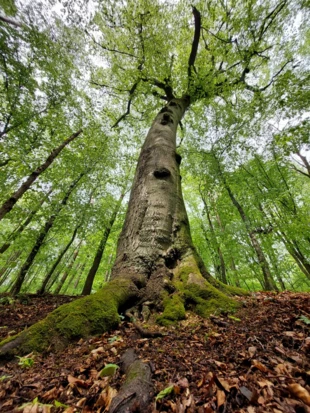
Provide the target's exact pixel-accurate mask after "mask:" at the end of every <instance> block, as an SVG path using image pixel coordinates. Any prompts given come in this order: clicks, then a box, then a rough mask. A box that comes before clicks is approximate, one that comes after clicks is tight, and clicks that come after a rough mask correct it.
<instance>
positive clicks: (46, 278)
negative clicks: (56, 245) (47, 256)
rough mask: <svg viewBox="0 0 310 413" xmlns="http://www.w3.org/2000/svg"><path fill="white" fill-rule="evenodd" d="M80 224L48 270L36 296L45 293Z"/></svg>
mask: <svg viewBox="0 0 310 413" xmlns="http://www.w3.org/2000/svg"><path fill="white" fill-rule="evenodd" d="M80 226H81V224H79V225H77V226H76V227H75V230H74V231H73V234H72V237H71V239H70V241H69V242H68V244H67V245H66V246H65V248H64V249H63V250H62V251H61V252H60V254H59V255H58V258H57V259H56V261H55V262H54V264H53V265H52V267H51V269H50V270H49V272H48V273H47V274H46V276H45V278H44V280H43V283H42V286H41V287H40V288H39V289H38V291H37V294H43V293H44V292H45V289H46V286H47V283H48V282H49V280H50V279H51V277H52V275H53V273H54V271H55V270H56V268H57V266H58V264H59V263H60V261H61V260H62V257H63V256H64V255H65V253H66V252H67V251H68V249H69V248H70V246H71V244H72V243H73V241H74V239H75V237H76V234H77V232H78V229H79V228H80Z"/></svg>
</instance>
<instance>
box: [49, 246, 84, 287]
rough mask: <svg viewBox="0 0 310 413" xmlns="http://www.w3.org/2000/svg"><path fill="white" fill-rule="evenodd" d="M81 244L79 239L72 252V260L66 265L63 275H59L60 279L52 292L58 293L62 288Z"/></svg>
mask: <svg viewBox="0 0 310 413" xmlns="http://www.w3.org/2000/svg"><path fill="white" fill-rule="evenodd" d="M81 244H82V241H80V243H79V245H78V246H77V248H76V250H75V251H74V253H73V257H72V260H71V262H70V264H69V265H68V267H67V269H66V270H65V272H64V274H63V276H62V277H61V280H60V281H59V283H58V285H57V287H56V288H55V291H54V294H59V293H60V290H61V289H62V287H63V285H64V283H65V282H66V280H67V278H68V275H69V273H70V271H71V269H72V267H73V264H74V262H75V260H76V259H77V256H78V255H79V250H80V246H81Z"/></svg>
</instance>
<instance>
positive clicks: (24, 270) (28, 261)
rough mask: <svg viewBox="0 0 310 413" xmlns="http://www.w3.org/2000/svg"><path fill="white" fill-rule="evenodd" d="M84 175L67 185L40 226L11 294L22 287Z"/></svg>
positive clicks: (14, 293) (17, 291)
mask: <svg viewBox="0 0 310 413" xmlns="http://www.w3.org/2000/svg"><path fill="white" fill-rule="evenodd" d="M83 176H84V173H82V174H80V176H79V177H78V179H77V180H75V181H74V182H73V183H72V184H71V185H70V187H69V189H68V191H67V193H66V194H65V196H64V198H63V200H62V201H61V203H60V205H59V206H58V208H57V209H56V211H55V213H54V214H53V215H51V216H50V218H49V219H48V220H47V221H46V222H45V225H44V227H43V228H42V230H41V232H40V234H39V236H38V238H37V240H36V242H35V244H34V246H33V248H32V250H31V251H30V254H29V255H28V257H27V258H26V261H25V262H24V264H23V266H22V268H21V270H20V273H19V274H18V277H17V279H16V281H15V284H14V286H13V288H12V291H11V292H12V294H13V295H16V294H18V293H19V292H20V289H21V287H22V284H23V282H24V279H25V277H26V274H27V272H28V270H29V268H30V267H31V265H32V263H33V261H34V259H35V257H36V256H37V254H38V252H39V249H40V248H41V246H42V244H43V242H44V240H45V237H46V235H47V234H48V233H49V231H50V229H51V228H52V227H53V225H54V222H55V219H56V218H57V216H58V215H59V213H60V211H61V210H62V208H63V207H64V206H65V205H66V204H67V201H68V199H69V196H70V195H71V193H72V191H73V190H74V188H75V187H76V186H77V184H78V183H79V181H80V180H81V178H82V177H83Z"/></svg>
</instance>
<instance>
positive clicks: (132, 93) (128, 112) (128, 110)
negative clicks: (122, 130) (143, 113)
mask: <svg viewBox="0 0 310 413" xmlns="http://www.w3.org/2000/svg"><path fill="white" fill-rule="evenodd" d="M138 84H139V80H138V81H137V82H136V83H134V85H133V86H132V88H131V89H130V91H129V100H128V103H127V110H126V112H125V113H124V114H123V115H122V116H121V117H120V118H119V119H118V120H117V121H116V122H115V123H114V125H113V126H112V128H116V126H117V125H118V124H119V123H120V122H121V121H122V120H124V119H125V118H126V117H127V116H128V115H129V114H130V107H131V103H132V98H133V95H134V93H135V90H136V89H137V87H138Z"/></svg>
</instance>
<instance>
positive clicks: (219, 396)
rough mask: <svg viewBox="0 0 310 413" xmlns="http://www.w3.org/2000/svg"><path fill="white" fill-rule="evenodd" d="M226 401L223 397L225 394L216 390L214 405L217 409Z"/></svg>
mask: <svg viewBox="0 0 310 413" xmlns="http://www.w3.org/2000/svg"><path fill="white" fill-rule="evenodd" d="M225 400H226V396H225V392H223V390H217V392H216V403H217V407H218V408H219V407H221V406H222V405H223V404H224V403H225Z"/></svg>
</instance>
